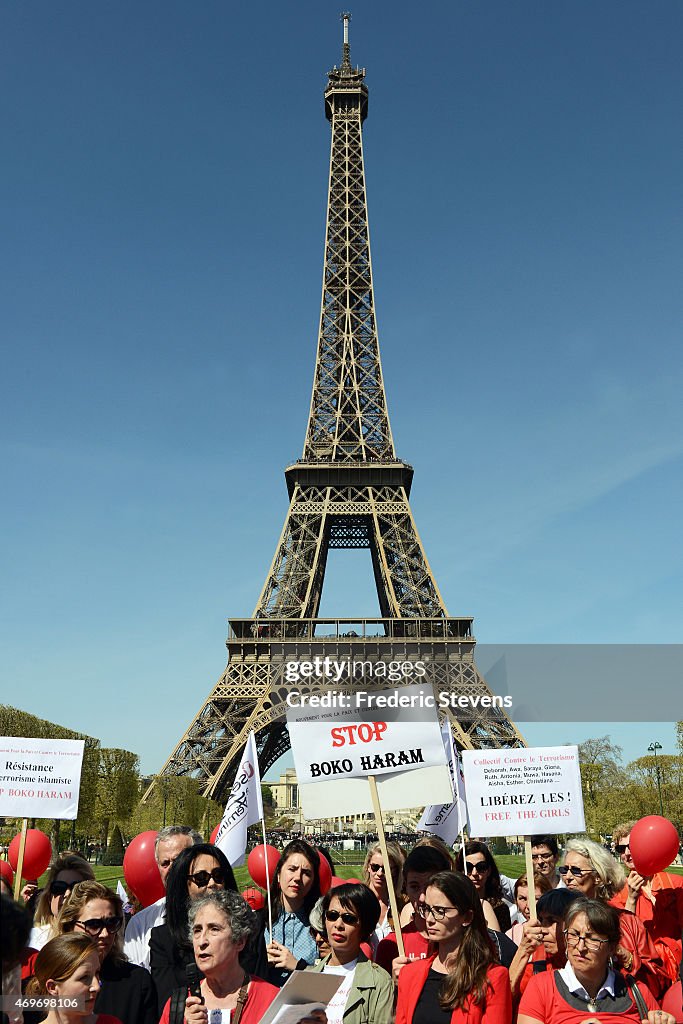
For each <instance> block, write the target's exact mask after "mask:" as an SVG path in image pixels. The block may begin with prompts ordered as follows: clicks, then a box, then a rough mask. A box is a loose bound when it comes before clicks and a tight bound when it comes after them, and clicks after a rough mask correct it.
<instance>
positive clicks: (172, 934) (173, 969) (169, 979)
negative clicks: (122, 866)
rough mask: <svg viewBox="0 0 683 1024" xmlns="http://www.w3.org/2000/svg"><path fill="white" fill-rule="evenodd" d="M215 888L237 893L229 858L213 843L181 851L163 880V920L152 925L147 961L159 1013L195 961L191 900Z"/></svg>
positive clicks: (199, 844) (182, 982)
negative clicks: (192, 939)
mask: <svg viewBox="0 0 683 1024" xmlns="http://www.w3.org/2000/svg"><path fill="white" fill-rule="evenodd" d="M216 889H231V890H232V892H237V883H236V881H235V876H234V874H233V870H232V868H231V867H230V864H229V863H228V859H227V857H226V856H225V854H224V853H223V851H222V850H219V849H218V847H217V846H213V844H212V843H197V844H195V845H194V846H188V847H186V849H184V850H181V851H180V853H179V854H178V856H177V857H176V859H175V860H174V861H173V864H172V865H171V870H170V871H169V873H168V877H167V879H166V920H165V921H164V923H163V924H160V925H157V926H156V928H152V932H151V935H150V939H149V961H150V969H151V972H152V978H153V979H154V984H155V986H156V992H157V1007H158V1011H159V1014H161V1011H162V1010H163V1008H164V1006H165V1005H166V1000H167V999H168V998H169V996H170V995H171V992H173V990H174V989H176V988H178V987H180V986H182V985H184V984H185V982H186V980H187V974H186V971H185V968H186V965H187V964H188V963H189V964H191V963H194V954H193V952H192V943H191V941H190V938H189V935H188V930H187V928H188V925H187V920H188V916H187V915H188V911H189V909H190V906H191V904H192V902H193V900H196V899H198V898H199V897H200V896H205V895H206V893H207V892H213V891H214V890H216Z"/></svg>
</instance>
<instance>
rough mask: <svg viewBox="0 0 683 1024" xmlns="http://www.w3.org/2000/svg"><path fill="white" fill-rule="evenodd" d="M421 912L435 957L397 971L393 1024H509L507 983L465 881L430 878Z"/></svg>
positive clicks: (450, 876) (442, 875)
mask: <svg viewBox="0 0 683 1024" xmlns="http://www.w3.org/2000/svg"><path fill="white" fill-rule="evenodd" d="M420 912H421V913H422V915H423V917H424V919H425V922H426V926H427V935H428V936H429V940H430V942H433V943H435V945H436V947H437V952H436V954H435V955H433V956H431V957H429V958H427V959H426V960H414V961H413V962H412V963H409V964H406V965H405V966H404V967H403V968H402V970H401V973H400V975H399V979H398V1004H397V1006H396V1024H510V1022H511V1020H512V998H511V995H510V979H509V976H508V972H507V970H506V968H505V967H501V966H500V965H499V964H496V963H495V954H494V950H493V946H492V945H491V941H490V939H489V935H488V931H487V928H486V922H485V920H484V912H483V910H482V907H481V900H480V899H479V896H478V895H477V890H476V889H475V888H474V886H473V885H472V883H471V882H470V880H469V879H468V878H466V877H465V876H464V875H461V874H458V873H457V872H455V871H441V872H439V874H438V875H434V877H433V878H432V880H431V882H430V884H429V888H428V889H427V892H426V894H425V902H424V903H421V904H420Z"/></svg>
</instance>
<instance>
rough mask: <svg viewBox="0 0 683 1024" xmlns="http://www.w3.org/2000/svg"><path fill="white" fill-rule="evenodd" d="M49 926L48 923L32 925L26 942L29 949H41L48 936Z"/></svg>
mask: <svg viewBox="0 0 683 1024" xmlns="http://www.w3.org/2000/svg"><path fill="white" fill-rule="evenodd" d="M51 927H52V926H51V925H49V924H37V925H34V927H33V928H32V929H31V934H30V935H29V939H28V944H29V946H30V947H31V949H37V950H41V949H42V948H43V946H44V945H45V943H46V942H47V940H48V939H49V938H50V929H51Z"/></svg>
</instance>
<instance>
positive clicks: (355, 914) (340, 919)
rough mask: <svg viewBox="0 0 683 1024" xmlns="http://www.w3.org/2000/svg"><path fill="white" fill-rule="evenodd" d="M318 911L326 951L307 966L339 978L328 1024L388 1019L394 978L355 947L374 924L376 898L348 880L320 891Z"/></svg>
mask: <svg viewBox="0 0 683 1024" xmlns="http://www.w3.org/2000/svg"><path fill="white" fill-rule="evenodd" d="M322 912H323V920H324V924H325V928H326V931H327V941H328V942H329V945H330V952H329V954H328V955H327V956H326V957H324V959H322V960H321V961H320V962H319V963H317V964H316V965H315V966H314V967H309V968H307V970H309V971H316V972H318V973H323V974H338V975H341V977H342V978H343V981H342V983H341V985H340V986H339V988H338V989H337V991H336V993H335V994H334V996H333V997H332V1000H331V1001H330V1002H329V1003H328V1005H327V1007H326V1010H325V1012H326V1014H327V1021H328V1024H342V1022H343V1024H390V1021H391V1018H392V1009H393V1003H394V986H393V983H392V981H391V978H390V977H389V975H388V974H387V972H386V971H385V970H383V969H382V968H381V967H379V966H378V965H377V964H373V963H371V961H370V960H368V958H367V956H366V955H365V953H363V951H362V950H361V948H360V947H361V943H362V942H367V941H368V940H369V938H370V936H371V935H372V933H373V932H374V930H375V927H376V926H377V921H378V920H379V913H380V904H379V900H378V899H377V897H376V896H375V894H374V893H373V892H371V891H370V889H368V887H367V885H363V884H362V883H361V882H347V883H345V884H344V885H338V886H337V887H336V888H335V889H330V890H329V892H327V893H326V894H325V896H324V897H323V902H322Z"/></svg>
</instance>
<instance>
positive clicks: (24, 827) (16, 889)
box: [14, 818, 28, 900]
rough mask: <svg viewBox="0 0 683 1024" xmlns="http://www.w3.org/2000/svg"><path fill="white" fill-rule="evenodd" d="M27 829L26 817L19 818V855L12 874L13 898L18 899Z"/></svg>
mask: <svg viewBox="0 0 683 1024" xmlns="http://www.w3.org/2000/svg"><path fill="white" fill-rule="evenodd" d="M27 831H28V818H22V820H21V838H20V839H19V857H18V859H17V873H16V875H15V876H14V898H15V900H18V899H19V894H20V893H21V872H22V871H23V870H24V850H25V849H26V833H27Z"/></svg>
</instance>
